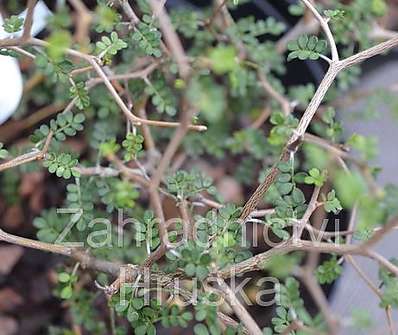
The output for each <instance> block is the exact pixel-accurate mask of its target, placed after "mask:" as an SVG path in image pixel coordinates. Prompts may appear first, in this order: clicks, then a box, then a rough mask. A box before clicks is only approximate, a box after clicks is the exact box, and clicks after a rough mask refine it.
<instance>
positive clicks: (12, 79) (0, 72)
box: [0, 1, 52, 124]
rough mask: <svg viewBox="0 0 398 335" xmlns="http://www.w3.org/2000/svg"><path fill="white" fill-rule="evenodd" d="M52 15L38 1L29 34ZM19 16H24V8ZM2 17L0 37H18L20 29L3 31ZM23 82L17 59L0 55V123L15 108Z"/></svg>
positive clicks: (37, 30)
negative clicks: (15, 31)
mask: <svg viewBox="0 0 398 335" xmlns="http://www.w3.org/2000/svg"><path fill="white" fill-rule="evenodd" d="M50 15H52V13H51V11H50V10H49V9H48V7H47V6H46V4H45V3H44V2H43V1H39V2H38V3H37V4H36V6H35V8H34V12H33V24H32V30H31V34H32V36H35V35H37V34H38V33H39V32H40V31H41V30H43V29H44V27H45V26H46V19H47V17H48V16H50ZM19 16H20V17H22V18H25V17H26V10H25V11H23V12H22V13H21V14H20V15H19ZM3 23H4V21H3V18H2V16H1V14H0V39H3V38H9V37H19V36H21V34H22V31H20V32H17V33H14V34H9V33H7V32H5V31H4V28H3ZM22 90H23V82H22V75H21V71H20V68H19V65H18V61H17V60H16V59H15V58H13V57H9V56H0V124H2V123H4V122H5V121H6V120H7V119H8V118H9V117H10V116H11V115H12V114H13V113H14V112H15V110H16V109H17V107H18V105H19V102H20V101H21V98H22Z"/></svg>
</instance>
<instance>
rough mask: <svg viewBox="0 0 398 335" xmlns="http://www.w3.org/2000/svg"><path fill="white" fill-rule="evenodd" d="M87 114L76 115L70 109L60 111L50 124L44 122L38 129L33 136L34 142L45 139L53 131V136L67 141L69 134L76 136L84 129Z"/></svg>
mask: <svg viewBox="0 0 398 335" xmlns="http://www.w3.org/2000/svg"><path fill="white" fill-rule="evenodd" d="M84 120H85V116H84V114H82V113H78V114H76V115H74V114H73V113H72V112H70V111H68V112H66V113H59V114H58V115H57V118H56V119H52V120H51V121H50V126H47V125H46V124H43V125H41V126H40V127H39V129H36V130H35V132H34V133H33V135H32V136H31V141H32V142H33V143H39V142H41V141H43V140H44V139H45V138H46V137H47V136H48V134H49V132H50V131H52V132H53V137H54V138H55V139H56V140H58V141H65V140H66V137H67V136H75V135H76V133H77V132H78V131H81V130H83V128H84V127H83V122H84Z"/></svg>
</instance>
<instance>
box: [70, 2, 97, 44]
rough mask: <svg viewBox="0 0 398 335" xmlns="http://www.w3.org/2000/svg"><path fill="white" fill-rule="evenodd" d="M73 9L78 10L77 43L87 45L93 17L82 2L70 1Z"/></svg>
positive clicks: (76, 19)
mask: <svg viewBox="0 0 398 335" xmlns="http://www.w3.org/2000/svg"><path fill="white" fill-rule="evenodd" d="M68 1H69V3H70V4H71V5H72V7H73V8H74V9H75V10H76V14H77V15H76V16H75V21H76V32H75V36H76V41H77V42H78V43H86V42H88V41H89V31H90V24H91V21H92V19H93V18H92V15H91V12H90V10H89V9H88V8H87V7H86V5H85V4H84V2H83V1H82V0H68Z"/></svg>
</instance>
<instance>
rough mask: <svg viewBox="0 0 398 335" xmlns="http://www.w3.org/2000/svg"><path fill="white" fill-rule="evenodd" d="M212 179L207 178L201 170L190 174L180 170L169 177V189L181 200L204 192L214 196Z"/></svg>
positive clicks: (194, 170)
mask: <svg viewBox="0 0 398 335" xmlns="http://www.w3.org/2000/svg"><path fill="white" fill-rule="evenodd" d="M212 183H213V181H212V179H211V178H209V177H206V176H205V175H204V174H203V173H202V172H200V171H199V170H196V169H193V170H192V171H190V172H187V171H184V170H179V171H177V172H176V173H175V174H174V175H171V176H169V177H167V189H168V191H169V192H170V193H172V194H174V195H176V196H177V198H179V199H185V198H188V197H192V196H194V195H196V194H198V193H200V192H202V191H207V192H208V193H210V194H214V192H215V188H214V186H213V185H212Z"/></svg>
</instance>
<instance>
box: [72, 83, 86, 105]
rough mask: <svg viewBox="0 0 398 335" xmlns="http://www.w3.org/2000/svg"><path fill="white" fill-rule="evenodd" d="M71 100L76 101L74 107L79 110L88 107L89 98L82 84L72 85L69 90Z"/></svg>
mask: <svg viewBox="0 0 398 335" xmlns="http://www.w3.org/2000/svg"><path fill="white" fill-rule="evenodd" d="M69 94H70V97H71V99H76V101H75V105H76V107H77V108H79V109H80V110H83V109H85V108H87V107H89V106H90V96H89V95H88V90H87V87H86V85H85V83H84V82H82V81H80V82H77V83H73V84H72V86H71V87H70V89H69Z"/></svg>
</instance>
